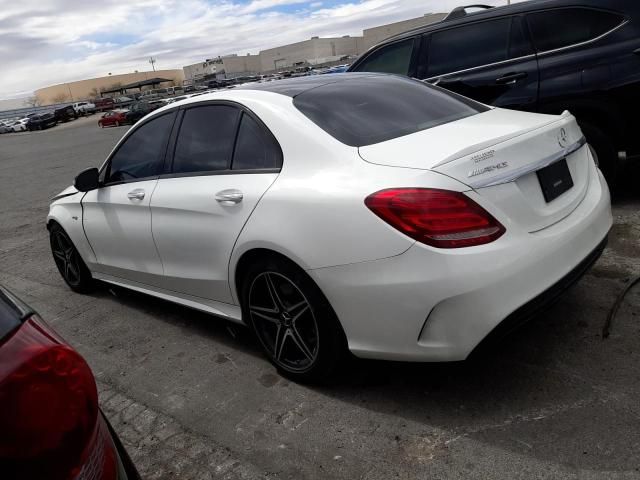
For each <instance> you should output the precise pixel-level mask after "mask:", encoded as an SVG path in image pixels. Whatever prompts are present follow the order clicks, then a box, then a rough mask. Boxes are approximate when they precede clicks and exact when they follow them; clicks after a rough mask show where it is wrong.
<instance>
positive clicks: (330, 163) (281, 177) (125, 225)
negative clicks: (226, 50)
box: [47, 74, 612, 380]
mask: <svg viewBox="0 0 640 480" xmlns="http://www.w3.org/2000/svg"><path fill="white" fill-rule="evenodd" d="M611 223H612V218H611V208H610V199H609V190H608V188H607V185H606V183H605V181H604V180H603V177H602V175H601V173H600V171H599V170H598V168H597V166H596V163H595V162H594V158H593V157H592V154H591V152H590V149H589V146H588V145H586V144H585V139H584V136H583V134H582V132H581V131H580V128H579V127H578V125H577V124H576V120H575V118H574V117H573V116H572V115H570V114H569V113H564V114H563V115H560V116H550V115H537V114H532V113H523V112H516V111H509V110H502V109H499V108H490V107H487V106H485V105H482V104H479V103H476V102H474V101H471V100H468V99H466V98H464V97H460V96H458V95H455V94H452V93H449V92H447V91H445V90H442V89H440V88H437V87H433V86H429V85H425V84H423V83H420V82H418V81H414V80H410V79H407V78H403V77H399V76H392V75H382V74H338V75H324V76H314V77H305V78H295V79H288V80H281V81H276V82H270V83H262V84H252V85H246V86H243V87H241V88H236V89H233V90H225V91H219V92H215V93H211V94H206V95H201V96H198V97H193V98H190V99H188V100H184V101H181V102H177V103H174V104H171V105H169V106H166V107H164V108H161V109H159V110H156V111H154V112H153V113H151V114H149V115H148V116H146V117H145V118H144V119H142V120H141V121H139V122H138V123H137V124H136V125H134V127H133V128H131V129H130V130H129V131H128V132H127V133H126V134H125V136H124V137H123V138H122V140H120V142H119V143H118V144H117V145H116V147H115V148H114V150H113V151H112V152H111V154H110V155H109V156H108V158H107V159H106V161H105V162H104V164H103V165H102V166H101V167H100V168H99V169H98V168H91V169H88V170H85V171H84V172H82V173H80V174H79V175H78V176H77V177H76V179H75V184H74V186H73V187H69V188H68V189H66V190H65V191H63V192H62V193H61V194H60V195H58V196H57V197H55V198H54V200H53V202H52V204H51V208H50V212H49V215H48V217H47V227H48V229H49V231H50V238H51V248H52V252H53V257H54V260H55V262H56V264H57V266H58V268H59V270H60V273H61V274H62V276H63V278H64V280H65V281H66V283H67V284H68V285H69V286H70V287H71V288H72V289H73V290H75V291H78V292H85V291H87V290H88V289H89V288H90V287H91V285H92V281H93V280H94V279H99V280H102V281H105V282H109V283H112V284H116V285H121V286H124V287H127V288H131V289H134V290H137V291H140V292H144V293H147V294H150V295H153V296H155V297H159V298H162V299H166V300H170V301H173V302H176V303H179V304H182V305H186V306H188V307H192V308H196V309H199V310H203V311H206V312H210V313H213V314H215V315H217V316H220V317H224V318H227V319H229V320H232V321H235V322H241V323H244V324H246V325H248V326H249V327H250V328H251V329H252V330H253V331H254V332H255V334H256V337H257V339H258V340H259V342H260V344H261V345H262V347H263V348H264V351H265V353H266V355H267V356H268V357H269V359H270V360H271V361H272V362H273V363H274V364H275V365H276V366H277V367H278V368H279V369H280V370H281V371H283V372H285V373H287V374H288V375H290V376H291V377H293V378H295V379H297V380H313V379H319V378H322V377H325V376H327V375H328V374H329V373H330V372H331V371H332V370H334V368H335V367H336V365H337V364H338V363H339V360H340V359H341V358H342V355H343V354H344V353H345V352H347V351H351V352H352V353H353V354H355V355H356V356H358V357H365V358H378V359H393V360H408V361H457V360H463V359H466V358H467V357H468V356H469V355H470V354H471V353H472V352H474V351H477V350H478V349H479V348H480V347H482V346H484V345H486V344H487V343H488V342H489V341H490V340H492V339H495V338H498V337H500V336H501V335H503V334H504V333H505V332H507V331H508V330H510V329H511V328H513V327H514V326H516V325H517V324H518V323H519V322H521V321H522V320H524V319H526V318H527V317H529V316H531V314H532V313H534V312H536V311H537V310H539V309H540V307H541V306H543V305H545V304H546V303H548V302H549V301H550V300H552V299H553V298H555V297H556V296H557V295H558V294H559V293H560V292H561V291H563V290H564V289H565V288H567V287H568V286H569V285H571V284H572V283H573V282H575V281H577V280H578V279H579V278H580V277H581V275H582V274H583V273H584V272H585V271H586V270H587V269H588V268H589V267H590V266H591V264H593V262H595V261H596V259H597V258H598V257H599V255H600V253H601V252H602V250H603V249H604V245H605V243H606V238H607V235H608V232H609V229H610V227H611Z"/></svg>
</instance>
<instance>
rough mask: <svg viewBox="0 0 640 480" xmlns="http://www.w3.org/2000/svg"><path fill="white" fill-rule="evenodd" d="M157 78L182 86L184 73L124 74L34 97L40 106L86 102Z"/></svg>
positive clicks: (53, 89)
mask: <svg viewBox="0 0 640 480" xmlns="http://www.w3.org/2000/svg"><path fill="white" fill-rule="evenodd" d="M157 77H160V78H163V79H167V80H169V82H168V83H175V84H177V85H182V81H183V80H184V73H183V71H182V70H157V71H151V72H134V73H125V74H122V75H108V76H106V77H99V78H89V79H86V80H79V81H76V82H67V83H60V84H58V85H51V86H49V87H44V88H40V89H38V90H36V91H35V96H36V97H37V99H38V101H39V102H40V105H52V104H54V103H65V102H77V101H78V100H86V99H88V98H94V97H97V96H100V92H102V91H104V90H111V89H114V88H116V87H118V86H122V85H127V84H131V83H135V82H141V81H145V80H149V79H152V78H157ZM167 86H168V85H167Z"/></svg>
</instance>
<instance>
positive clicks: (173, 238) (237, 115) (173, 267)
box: [151, 102, 282, 303]
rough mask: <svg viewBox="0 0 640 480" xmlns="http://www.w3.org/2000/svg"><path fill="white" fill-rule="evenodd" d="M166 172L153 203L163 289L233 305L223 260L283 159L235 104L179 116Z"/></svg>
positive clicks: (261, 127)
mask: <svg viewBox="0 0 640 480" xmlns="http://www.w3.org/2000/svg"><path fill="white" fill-rule="evenodd" d="M183 112H184V113H183V118H182V123H181V125H180V129H179V132H178V134H177V137H176V139H175V147H174V152H175V153H174V155H173V161H172V164H171V167H170V171H169V173H167V174H166V175H164V176H163V177H161V179H160V181H159V182H158V186H157V188H156V190H155V192H154V194H153V198H152V199H151V211H152V216H153V236H154V239H155V242H156V245H157V247H158V251H159V252H160V256H161V257H162V262H163V265H164V274H165V277H164V288H166V289H168V290H172V291H175V292H180V293H183V294H187V295H192V296H196V297H201V298H206V299H211V300H216V301H220V302H226V303H232V302H233V300H232V297H231V290H230V287H229V279H228V267H229V258H230V257H231V252H232V250H233V246H234V245H235V242H236V239H237V238H238V235H239V234H240V231H241V230H242V227H243V226H244V224H245V222H246V221H247V219H248V218H249V216H250V215H251V212H252V211H253V209H254V208H255V206H256V205H257V203H258V201H259V200H260V198H261V197H262V195H263V194H264V193H265V192H266V191H267V189H268V188H269V186H270V185H271V184H272V183H273V182H274V180H275V179H276V177H277V176H278V173H279V172H280V167H281V165H282V153H281V150H280V147H279V145H278V144H277V142H276V140H275V138H273V136H272V135H271V133H270V132H269V131H268V129H267V128H266V127H265V126H264V125H263V124H262V122H261V121H260V120H259V119H258V118H257V117H255V116H254V115H253V114H252V113H250V112H249V111H247V110H245V109H243V108H241V107H240V106H238V105H237V104H229V103H216V102H213V103H207V104H198V105H196V106H192V107H188V108H185V109H184V110H183Z"/></svg>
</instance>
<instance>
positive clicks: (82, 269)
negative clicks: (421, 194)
mask: <svg viewBox="0 0 640 480" xmlns="http://www.w3.org/2000/svg"><path fill="white" fill-rule="evenodd" d="M49 243H50V245H51V253H52V255H53V260H54V261H55V263H56V267H58V271H59V272H60V275H62V278H63V279H64V281H65V282H66V284H67V285H69V288H71V290H73V291H74V292H78V293H88V292H90V291H91V290H93V288H94V280H93V277H92V276H91V272H90V271H89V269H88V268H87V265H86V264H85V263H84V261H83V260H82V257H81V256H80V254H79V253H78V250H77V249H76V247H75V246H74V245H73V242H72V241H71V239H70V238H69V235H67V232H65V231H64V230H63V228H62V227H61V226H60V225H58V224H57V223H54V224H53V225H52V227H51V229H50V231H49Z"/></svg>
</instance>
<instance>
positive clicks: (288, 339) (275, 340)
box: [242, 258, 347, 382]
mask: <svg viewBox="0 0 640 480" xmlns="http://www.w3.org/2000/svg"><path fill="white" fill-rule="evenodd" d="M242 307H243V317H244V318H245V319H246V320H247V323H248V324H249V326H250V327H252V329H253V331H254V333H255V335H256V337H257V338H258V340H259V343H260V345H261V346H262V349H263V351H264V352H265V353H266V355H267V357H268V358H269V360H270V361H271V363H273V364H274V365H275V366H276V368H278V370H280V372H282V373H283V374H284V375H286V376H288V377H290V378H292V379H293V380H296V381H301V382H309V381H311V382H316V381H322V380H325V379H327V378H328V377H329V376H330V375H331V374H332V373H333V371H334V369H335V367H336V366H337V364H338V363H339V361H340V360H341V358H342V357H343V354H344V353H345V352H346V350H347V349H346V340H345V337H344V333H343V331H342V327H341V326H340V323H339V321H338V319H337V317H336V315H335V313H334V311H333V309H332V308H331V306H330V305H329V302H328V301H327V300H326V298H325V297H324V295H323V294H322V292H321V291H320V289H319V288H318V286H317V285H316V284H315V283H314V282H313V280H311V278H309V277H308V275H307V274H306V273H305V272H304V271H303V270H301V269H299V268H298V267H297V266H296V265H294V264H291V263H290V262H288V261H285V260H283V259H279V258H275V259H267V260H263V261H258V262H256V263H254V264H253V265H252V266H251V268H250V270H249V272H248V273H247V274H246V275H245V276H244V281H243V286H242Z"/></svg>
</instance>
